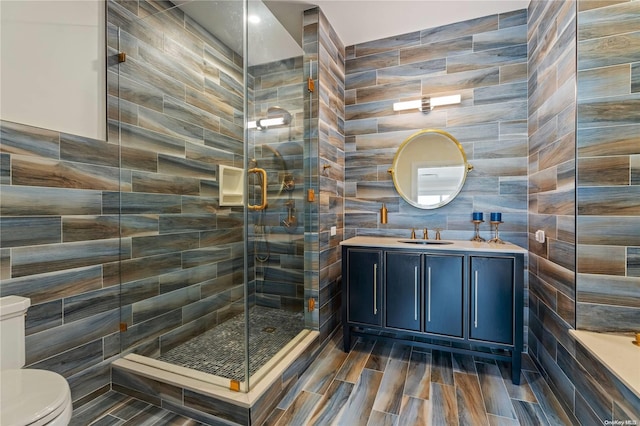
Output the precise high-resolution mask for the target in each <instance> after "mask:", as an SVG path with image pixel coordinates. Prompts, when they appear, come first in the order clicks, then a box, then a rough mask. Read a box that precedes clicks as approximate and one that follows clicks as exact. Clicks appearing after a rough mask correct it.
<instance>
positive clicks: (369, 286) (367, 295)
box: [346, 249, 382, 326]
mask: <svg viewBox="0 0 640 426" xmlns="http://www.w3.org/2000/svg"><path fill="white" fill-rule="evenodd" d="M381 260H382V254H381V252H380V251H378V250H359V249H349V250H348V251H347V262H348V263H347V267H348V277H347V295H346V297H347V320H348V321H349V322H354V323H359V324H369V325H376V326H381V325H382V312H381V309H380V307H381V303H380V301H381V297H380V296H381V289H382V283H381V278H382V271H381V265H382V262H381Z"/></svg>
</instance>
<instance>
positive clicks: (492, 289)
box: [469, 256, 515, 345]
mask: <svg viewBox="0 0 640 426" xmlns="http://www.w3.org/2000/svg"><path fill="white" fill-rule="evenodd" d="M514 263H515V258H513V257H488V256H471V257H470V265H471V268H470V269H471V277H470V280H471V298H470V299H471V300H470V302H471V303H470V312H471V314H470V315H469V337H470V338H471V339H473V340H481V341H485V342H494V343H504V344H507V345H512V344H513V343H514V332H513V330H514V321H513V319H514V316H513V314H514V298H515V286H514V284H515V283H514V280H513V276H514V270H515V264H514Z"/></svg>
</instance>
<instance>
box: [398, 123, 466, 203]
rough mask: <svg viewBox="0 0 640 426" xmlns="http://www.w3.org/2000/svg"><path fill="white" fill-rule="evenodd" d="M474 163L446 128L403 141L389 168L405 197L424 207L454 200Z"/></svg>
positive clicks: (415, 135)
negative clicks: (469, 162)
mask: <svg viewBox="0 0 640 426" xmlns="http://www.w3.org/2000/svg"><path fill="white" fill-rule="evenodd" d="M471 169H473V166H471V165H470V164H468V163H467V157H466V155H465V154H464V150H463V149H462V146H461V145H460V143H459V142H458V141H457V140H456V139H455V138H454V137H453V136H451V135H450V134H449V133H447V132H445V131H442V130H431V129H429V130H421V131H419V132H418V133H416V134H414V135H412V136H410V137H409V138H407V140H405V141H404V142H402V145H400V147H399V148H398V151H397V152H396V156H395V157H394V159H393V166H392V167H391V168H390V169H389V173H391V175H392V177H393V184H394V185H395V187H396V190H397V191H398V193H399V194H400V196H401V197H402V198H404V199H405V200H406V201H407V202H408V203H409V204H411V205H412V206H414V207H418V208H421V209H435V208H438V207H442V206H444V205H445V204H447V203H450V202H451V201H453V199H454V198H455V196H456V195H458V193H459V192H460V190H461V189H462V186H463V185H464V181H465V179H466V177H467V172H468V171H470V170H471Z"/></svg>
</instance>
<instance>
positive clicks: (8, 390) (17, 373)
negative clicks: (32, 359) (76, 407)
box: [0, 369, 72, 426]
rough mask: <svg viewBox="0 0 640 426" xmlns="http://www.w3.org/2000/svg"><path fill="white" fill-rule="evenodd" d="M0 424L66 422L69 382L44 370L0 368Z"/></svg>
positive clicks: (30, 425) (69, 415)
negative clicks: (0, 369)
mask: <svg viewBox="0 0 640 426" xmlns="http://www.w3.org/2000/svg"><path fill="white" fill-rule="evenodd" d="M0 388H1V389H0V407H1V409H0V412H1V414H0V416H1V417H0V424H2V425H21V426H22V425H29V426H40V425H45V424H57V423H52V422H53V421H56V422H59V424H64V425H66V424H67V423H68V422H69V420H70V419H71V412H72V403H71V391H70V389H69V384H68V383H67V381H66V380H65V378H64V377H62V376H61V375H59V374H57V373H54V372H52V371H46V370H33V369H21V370H2V371H0Z"/></svg>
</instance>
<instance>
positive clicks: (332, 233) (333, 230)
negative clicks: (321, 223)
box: [331, 226, 336, 237]
mask: <svg viewBox="0 0 640 426" xmlns="http://www.w3.org/2000/svg"><path fill="white" fill-rule="evenodd" d="M335 235H336V227H335V226H332V227H331V236H332V237H333V236H335Z"/></svg>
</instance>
